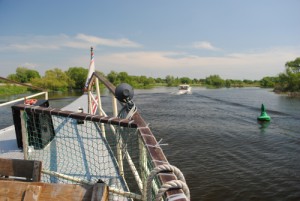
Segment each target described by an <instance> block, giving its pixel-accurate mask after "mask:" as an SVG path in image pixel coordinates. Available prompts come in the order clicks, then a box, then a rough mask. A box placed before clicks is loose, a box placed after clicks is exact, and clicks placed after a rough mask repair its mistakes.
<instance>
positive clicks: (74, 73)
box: [66, 67, 88, 89]
mask: <svg viewBox="0 0 300 201" xmlns="http://www.w3.org/2000/svg"><path fill="white" fill-rule="evenodd" d="M66 74H67V76H68V77H69V78H70V79H71V80H73V81H74V83H75V85H74V88H75V89H83V88H84V85H85V82H86V78H87V75H88V69H85V68H83V67H70V68H69V69H68V71H67V72H66Z"/></svg>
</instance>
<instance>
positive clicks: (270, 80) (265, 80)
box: [260, 77, 278, 88]
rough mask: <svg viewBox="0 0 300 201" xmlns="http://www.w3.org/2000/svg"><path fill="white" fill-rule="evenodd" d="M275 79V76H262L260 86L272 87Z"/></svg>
mask: <svg viewBox="0 0 300 201" xmlns="http://www.w3.org/2000/svg"><path fill="white" fill-rule="evenodd" d="M277 80H278V79H277V78H276V77H264V78H263V79H261V80H260V86H261V87H263V88H273V87H274V86H275V84H276V82H277Z"/></svg>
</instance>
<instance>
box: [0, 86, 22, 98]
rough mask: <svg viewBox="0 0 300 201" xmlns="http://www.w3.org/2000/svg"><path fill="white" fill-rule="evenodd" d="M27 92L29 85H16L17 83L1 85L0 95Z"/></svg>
mask: <svg viewBox="0 0 300 201" xmlns="http://www.w3.org/2000/svg"><path fill="white" fill-rule="evenodd" d="M26 92H27V87H23V86H15V85H9V84H6V85H1V86H0V96H7V95H14V94H22V93H26Z"/></svg>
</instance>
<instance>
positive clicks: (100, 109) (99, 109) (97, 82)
mask: <svg viewBox="0 0 300 201" xmlns="http://www.w3.org/2000/svg"><path fill="white" fill-rule="evenodd" d="M96 92H97V97H98V111H99V115H100V116H104V114H103V112H102V111H103V109H102V102H101V94H100V88H99V80H98V78H96ZM100 125H101V131H102V135H103V137H106V134H105V127H104V124H103V123H101V124H100Z"/></svg>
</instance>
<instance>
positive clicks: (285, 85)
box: [7, 57, 300, 92]
mask: <svg viewBox="0 0 300 201" xmlns="http://www.w3.org/2000/svg"><path fill="white" fill-rule="evenodd" d="M99 73H102V72H99ZM87 74H88V69H86V68H83V67H69V69H68V70H67V71H63V70H61V69H59V68H54V69H51V70H47V71H46V72H45V75H44V76H41V75H40V74H39V72H38V71H36V70H32V69H28V68H25V67H18V68H17V69H16V73H15V74H10V75H9V76H8V77H7V78H8V79H11V80H14V81H17V82H21V83H31V84H32V85H34V86H38V87H41V88H44V89H48V90H51V91H66V90H82V89H83V87H84V84H85V81H86V78H87ZM102 74H103V75H104V73H102ZM104 76H105V77H106V78H107V79H108V80H109V81H110V82H111V83H113V84H114V85H118V84H120V83H124V82H125V83H128V84H130V85H132V86H133V87H134V88H151V87H154V86H178V85H179V84H190V85H198V86H207V87H213V88H221V87H246V86H260V87H268V88H274V89H275V90H276V91H279V92H300V57H299V58H296V59H295V60H294V61H288V62H286V64H285V71H284V72H283V73H280V74H279V75H278V76H277V77H264V78H262V79H261V80H246V79H244V80H233V79H222V78H221V77H220V76H219V75H210V76H208V77H206V78H205V79H196V78H194V79H191V78H188V77H174V76H172V75H167V76H166V77H165V78H152V77H147V76H144V75H142V76H132V75H128V73H127V72H116V71H111V72H110V73H108V74H107V75H104Z"/></svg>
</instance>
